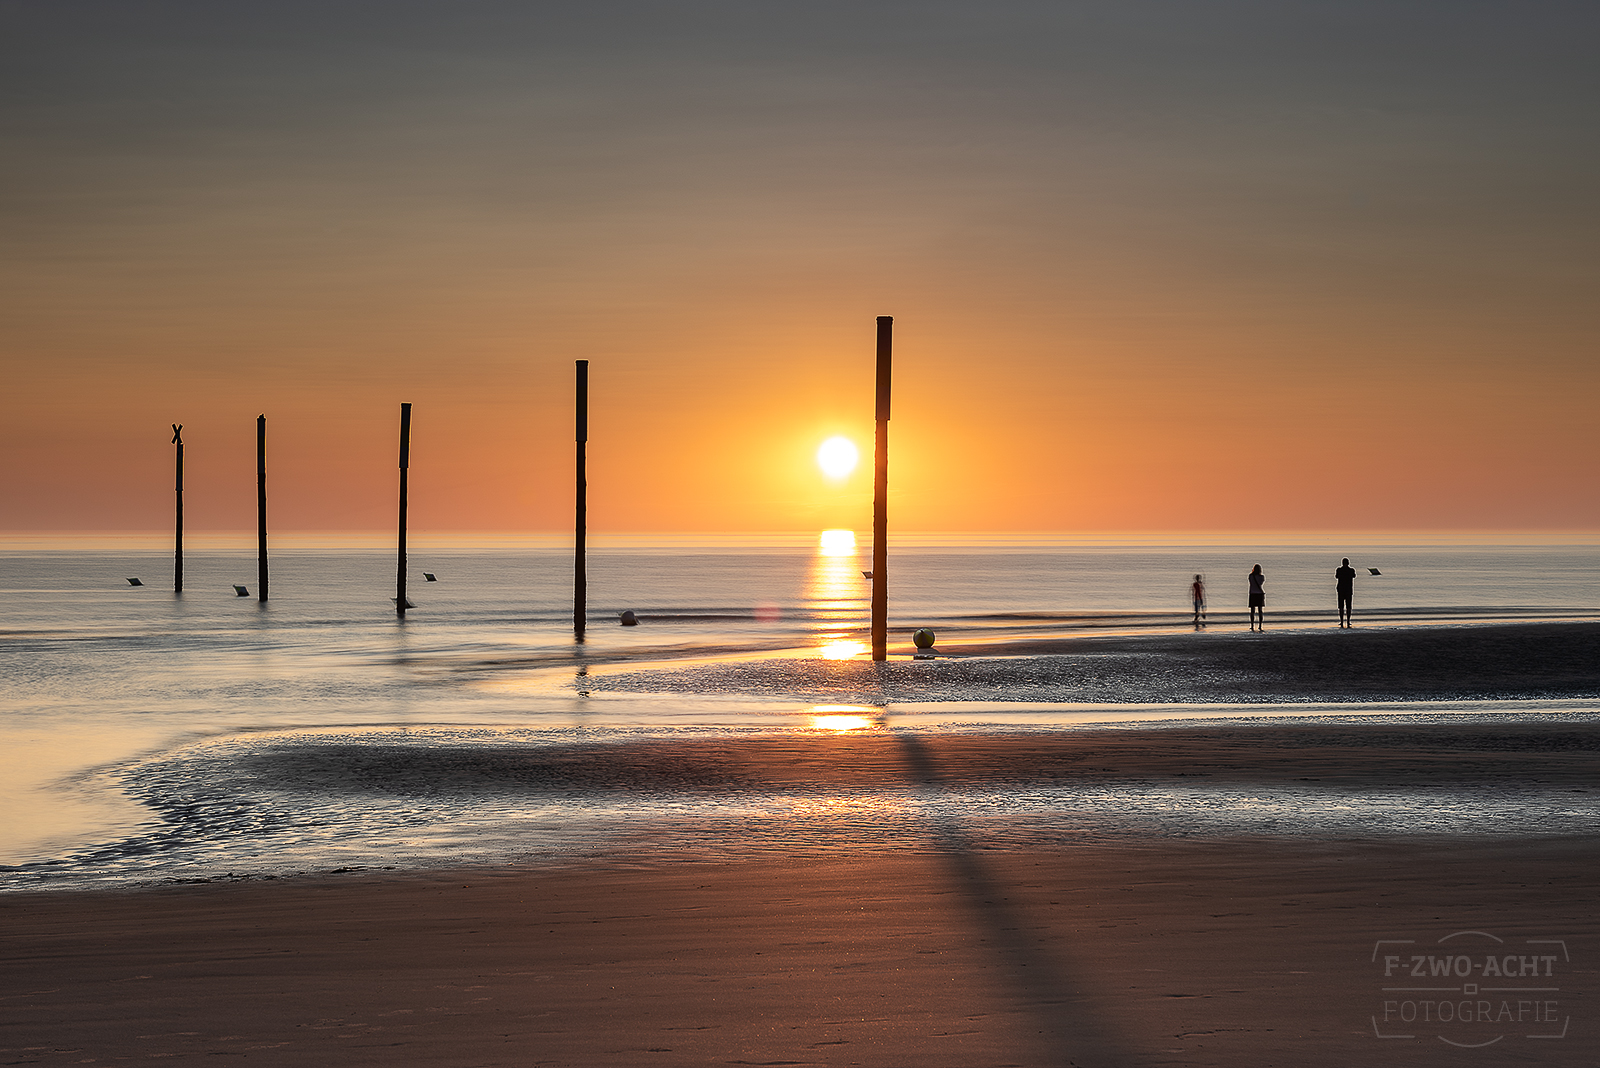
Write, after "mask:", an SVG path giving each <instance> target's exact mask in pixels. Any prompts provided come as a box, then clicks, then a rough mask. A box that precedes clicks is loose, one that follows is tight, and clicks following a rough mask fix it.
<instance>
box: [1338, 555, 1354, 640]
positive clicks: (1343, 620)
mask: <svg viewBox="0 0 1600 1068" xmlns="http://www.w3.org/2000/svg"><path fill="white" fill-rule="evenodd" d="M1333 582H1334V586H1335V588H1336V589H1337V590H1338V591H1339V626H1341V627H1348V626H1350V598H1351V596H1352V595H1354V594H1355V592H1356V569H1355V568H1353V567H1351V566H1350V558H1349V557H1348V556H1347V557H1345V558H1344V563H1343V564H1341V565H1340V566H1339V568H1338V569H1337V570H1335V571H1334V573H1333Z"/></svg>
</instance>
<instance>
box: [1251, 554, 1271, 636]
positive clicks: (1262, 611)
mask: <svg viewBox="0 0 1600 1068" xmlns="http://www.w3.org/2000/svg"><path fill="white" fill-rule="evenodd" d="M1266 581H1267V576H1265V575H1263V574H1262V573H1261V565H1260V564H1257V565H1256V566H1255V568H1254V569H1253V570H1252V571H1251V572H1250V629H1251V630H1256V629H1257V628H1258V627H1259V628H1260V629H1261V630H1266V629H1267V595H1266V594H1265V593H1263V592H1262V590H1261V585H1262V583H1264V582H1266Z"/></svg>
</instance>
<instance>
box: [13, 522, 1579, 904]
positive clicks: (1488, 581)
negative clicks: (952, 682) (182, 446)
mask: <svg viewBox="0 0 1600 1068" xmlns="http://www.w3.org/2000/svg"><path fill="white" fill-rule="evenodd" d="M1345 557H1348V558H1349V559H1350V561H1351V563H1352V565H1354V566H1355V567H1356V569H1357V571H1358V575H1359V577H1358V579H1357V582H1356V593H1355V605H1356V612H1357V619H1358V623H1359V625H1360V626H1362V627H1367V628H1386V627H1389V628H1399V627H1428V626H1440V625H1453V626H1461V625H1466V626H1472V625H1483V624H1490V623H1503V622H1508V621H1510V622H1515V621H1535V620H1594V619H1600V543H1596V542H1594V541H1593V540H1590V541H1588V542H1584V541H1582V540H1581V539H1574V540H1571V541H1566V542H1563V541H1561V540H1559V539H1544V540H1537V539H1533V540H1530V539H1523V540H1520V541H1518V540H1514V539H1507V540H1505V541H1503V542H1499V543H1496V542H1495V541H1493V540H1492V539H1484V538H1477V539H1464V538H1457V539H1452V538H1436V539H1432V540H1422V539H1418V540H1414V541H1406V542H1402V541H1396V540H1393V539H1387V540H1385V539H1381V538H1371V539H1366V540H1362V539H1353V540H1351V541H1349V542H1338V541H1335V540H1333V539H1326V540H1320V541H1319V540H1315V539H1308V538H1296V539H1293V540H1290V539H1282V540H1279V541H1270V540H1268V541H1263V542H1261V543H1250V542H1249V541H1248V540H1246V539H1243V538H1236V539H1233V540H1229V539H1210V540H1204V539H1197V540H1193V541H1191V542H1189V543H1177V542H1174V541H1172V540H1171V539H1167V540H1163V539H1161V538H1158V537H1150V536H1145V537H1136V536H1129V537H1126V538H1113V537H1107V538H1100V539H1076V540H1074V539H1065V538H1049V537H1043V536H1040V537H1027V536H1016V535H1007V536H998V535H997V536H990V537H978V536H972V535H923V536H919V537H916V538H909V537H908V538H907V539H905V541H904V543H891V551H890V553H889V567H888V569H887V573H886V575H885V576H884V580H885V583H886V588H887V591H888V603H889V652H890V656H891V657H892V658H905V657H909V656H911V654H912V653H913V645H912V640H911V636H912V633H913V631H915V630H917V629H919V628H926V629H928V630H931V631H933V632H934V633H935V635H936V636H937V639H938V641H939V642H940V643H941V644H949V643H958V644H960V645H961V646H962V647H963V648H965V649H969V650H972V649H977V650H981V649H982V648H983V647H984V646H985V645H991V646H992V647H993V648H994V650H995V651H996V652H997V653H1001V654H1003V653H1004V648H1005V643H1006V642H1008V641H1014V640H1016V639H1019V638H1020V639H1032V638H1041V637H1086V638H1091V639H1092V638H1094V637H1096V636H1102V635H1117V636H1125V635H1130V634H1132V635H1137V634H1166V633H1176V632H1179V631H1184V630H1188V629H1192V607H1191V603H1190V588H1191V584H1192V582H1193V581H1194V579H1195V577H1196V576H1197V575H1198V576H1203V581H1204V584H1205V589H1206V594H1207V605H1206V608H1207V622H1208V626H1209V628H1211V629H1212V630H1219V629H1229V628H1233V629H1243V628H1244V626H1245V594H1246V581H1245V576H1246V574H1247V573H1248V572H1249V570H1250V568H1251V567H1252V566H1254V565H1257V564H1259V565H1260V566H1261V567H1262V570H1263V572H1264V573H1265V575H1266V592H1267V605H1268V608H1267V613H1268V619H1269V621H1270V622H1271V625H1272V626H1273V628H1274V629H1275V630H1295V629H1321V628H1332V627H1334V626H1335V625H1336V622H1335V617H1334V612H1333V607H1334V605H1333V578H1332V575H1333V570H1334V568H1335V567H1337V566H1338V565H1339V562H1340V560H1341V559H1343V558H1345ZM396 564H397V560H396V553H395V549H394V546H393V545H392V544H389V545H383V544H382V543H381V539H373V538H366V539H362V538H356V537H351V538H347V539H344V540H343V541H342V542H341V540H340V539H337V538H332V539H330V538H322V539H320V540H319V539H317V538H313V537H304V538H301V539H299V541H298V542H297V541H296V540H295V539H292V538H290V539H284V541H283V542H282V543H280V544H279V545H275V547H274V549H273V552H272V555H271V558H270V586H269V590H270V598H269V599H268V600H266V601H261V600H259V598H258V594H259V592H260V586H259V582H258V573H257V558H256V553H255V551H254V546H253V544H251V543H242V542H237V541H234V542H230V541H228V540H227V539H215V540H214V542H213V543H212V544H210V545H209V546H208V545H206V544H205V543H204V542H203V541H201V542H200V543H198V544H192V545H191V546H190V548H189V551H188V552H187V554H186V557H185V562H184V589H183V591H182V593H181V594H175V593H174V591H173V588H172V587H173V561H172V555H171V551H170V549H168V548H165V547H158V543H157V542H155V541H152V540H149V539H146V540H143V541H140V540H138V539H123V540H121V541H119V540H118V539H115V538H94V537H65V536H60V537H54V536H17V537H13V538H10V539H8V540H0V683H3V685H0V890H3V891H20V890H41V889H43V890H72V889H97V888H99V889H103V888H122V887H134V886H147V885H161V884H167V883H175V882H193V881H216V880H227V879H272V878H292V877H297V876H304V875H326V874H329V873H348V872H373V871H381V872H402V873H403V872H411V871H423V870H431V869H445V868H451V869H453V868H460V867H469V866H482V865H507V864H513V865H514V864H553V863H569V862H572V861H574V860H577V859H582V860H586V861H597V860H598V861H604V862H608V863H645V862H648V861H650V860H651V858H661V857H669V856H671V857H683V856H702V857H704V856H725V855H729V854H732V853H738V852H740V851H741V850H743V851H758V852H779V853H791V854H799V855H808V854H810V853H816V852H821V853H826V852H829V851H836V850H841V849H851V850H858V851H859V850H862V849H885V850H891V849H900V848H913V847H915V843H916V842H917V841H919V835H920V836H922V837H925V829H926V821H927V820H929V819H932V818H938V819H940V820H944V821H946V822H947V823H948V821H951V820H957V821H962V820H965V821H969V822H971V821H977V822H978V823H980V824H982V823H983V822H984V821H986V820H987V821H990V823H989V824H988V825H990V826H993V827H1001V826H1002V825H1003V826H1004V827H1005V828H1006V832H1005V833H1006V834H1008V835H1012V836H1019V835H1020V836H1021V837H1020V838H1019V839H1018V840H1024V839H1026V840H1032V839H1031V838H1030V836H1033V837H1038V836H1043V837H1044V838H1046V839H1050V838H1051V836H1058V837H1059V836H1063V835H1065V836H1068V837H1071V838H1072V839H1073V840H1082V839H1083V838H1085V837H1088V838H1090V839H1093V838H1097V837H1103V838H1116V837H1118V836H1119V835H1128V834H1133V833H1137V834H1140V835H1149V834H1157V835H1171V836H1184V835H1197V834H1198V835H1204V834H1250V833H1271V834H1284V833H1303V834H1319V835H1335V836H1336V835H1338V834H1341V833H1345V832H1346V831H1349V830H1350V829H1351V828H1352V827H1354V826H1356V825H1357V822H1359V826H1360V828H1361V831H1362V833H1363V834H1367V835H1371V834H1380V835H1381V834H1384V833H1390V832H1392V833H1394V834H1402V833H1405V834H1413V833H1417V832H1418V828H1419V827H1422V828H1423V829H1424V830H1426V829H1428V828H1430V827H1432V828H1435V829H1442V830H1445V831H1451V832H1463V833H1479V832H1481V833H1491V832H1492V833H1503V834H1521V833H1578V832H1579V831H1582V830H1586V829H1587V828H1589V827H1592V825H1593V823H1594V820H1595V818H1596V816H1597V815H1600V812H1597V811H1596V810H1595V804H1596V802H1594V801H1592V800H1590V799H1588V798H1587V797H1585V798H1581V799H1576V800H1575V799H1573V798H1570V797H1567V798H1556V799H1552V798H1551V797H1549V796H1545V795H1540V794H1528V795H1526V796H1520V797H1505V796H1497V797H1496V798H1495V799H1494V800H1493V807H1492V811H1487V812H1486V811H1485V809H1484V804H1485V799H1484V798H1481V797H1472V796H1467V795H1463V796H1461V797H1458V798H1456V799H1455V800H1454V801H1450V800H1448V799H1446V800H1443V801H1442V800H1441V798H1440V797H1439V796H1438V795H1437V794H1434V795H1430V796H1429V797H1428V798H1426V799H1422V798H1419V797H1413V796H1408V795H1406V794H1405V793H1404V792H1403V791H1402V792H1400V793H1397V794H1393V795H1390V796H1385V797H1382V798H1370V797H1369V798H1363V799H1360V802H1359V804H1358V803H1356V800H1355V799H1352V798H1350V797H1348V796H1343V795H1339V794H1338V793H1337V792H1336V791H1335V792H1331V793H1327V794H1326V796H1324V795H1322V794H1316V793H1315V792H1314V791H1312V792H1308V791H1307V790H1306V789H1297V790H1288V789H1287V788H1285V789H1276V788H1266V787H1261V788H1253V789H1250V790H1246V791H1242V792H1241V791H1238V790H1234V791H1232V792H1229V791H1226V790H1220V791H1219V789H1217V788H1209V791H1208V789H1207V788H1204V787H1200V786H1196V787H1187V786H1184V787H1177V786H1166V785H1160V786H1151V785H1148V784H1147V785H1142V786H1137V787H1124V788H1120V789H1104V790H1100V791H1099V792H1098V793H1096V792H1095V791H1077V792H1075V793H1074V794H1073V795H1072V796H1071V797H1065V796H1061V795H1060V794H1059V792H1052V790H1051V789H1050V788H1047V787H1043V786H1036V787H1031V788H1029V789H1027V790H1023V791H1018V790H1008V789H1005V788H1003V787H999V786H997V787H996V788H995V789H993V790H985V791H970V790H969V791H966V792H964V793H951V792H949V791H945V792H943V793H934V792H930V791H928V790H927V789H926V788H925V787H919V786H917V785H916V784H911V783H908V784H907V786H906V788H905V790H904V791H901V792H899V793H898V794H897V795H896V796H894V797H887V796H879V795H874V796H856V795H851V794H850V793H849V792H848V791H845V792H843V793H838V792H836V793H835V794H833V795H829V796H825V797H820V798H819V797H818V796H816V794H815V792H814V791H813V792H806V791H804V790H790V791H789V792H785V791H784V790H782V789H777V788H765V787H756V786H752V787H749V788H745V789H727V790H705V789H700V788H689V787H684V788H682V789H677V788H673V787H672V786H671V785H670V776H667V777H665V778H663V777H660V776H657V777H653V778H650V779H649V780H648V781H644V780H640V779H638V778H637V777H634V778H628V777H627V776H625V775H622V774H621V773H620V772H616V773H615V774H613V771H612V770H608V765H607V760H606V754H607V753H620V752H622V751H623V749H624V748H625V749H626V750H627V751H628V753H629V754H630V758H629V760H628V761H627V762H618V764H619V766H620V764H621V763H626V764H627V765H628V766H629V767H637V765H638V763H639V761H640V760H641V759H643V760H645V761H646V762H648V760H649V759H650V758H651V757H650V754H651V753H652V752H656V751H658V750H659V752H661V753H663V754H666V753H668V752H669V751H670V752H672V753H680V752H681V751H682V747H681V743H682V742H683V741H684V740H685V739H688V740H694V739H702V738H703V739H710V740H715V739H728V738H749V737H768V736H784V737H790V736H805V735H807V734H808V733H812V734H821V735H826V734H828V733H830V732H839V731H847V730H878V731H899V732H915V731H973V730H980V731H1010V732H1023V733H1025V732H1028V731H1036V730H1053V731H1055V730H1063V729H1070V730H1105V729H1119V728H1125V727H1127V726H1129V725H1147V726H1148V725H1152V724H1154V725H1161V724H1166V725H1171V724H1181V723H1192V722H1194V721H1196V720H1206V721H1209V722H1223V723H1225V722H1233V721H1240V722H1243V721H1246V720H1254V721H1261V720H1263V719H1268V720H1270V719H1272V718H1273V717H1280V718H1288V717H1302V718H1303V717H1308V716H1310V717H1316V716H1320V717H1325V718H1332V719H1340V718H1343V719H1349V718H1351V717H1360V716H1367V717H1372V716H1377V717H1413V718H1415V717H1434V718H1438V717H1441V716H1445V717H1448V716H1458V717H1472V716H1478V717H1483V716H1504V715H1523V716H1535V717H1537V716H1580V717H1584V718H1588V717H1591V716H1594V715H1596V714H1597V706H1596V703H1595V702H1584V701H1569V702H1458V703H1455V704H1452V705H1449V706H1448V707H1446V706H1441V705H1438V704H1430V705H1417V706H1401V705H1392V706H1383V707H1364V706H1351V705H1342V706H1337V707H1334V706H1307V705H1297V706H1294V707H1292V708H1290V707H1270V706H1260V705H1256V706H1250V707H1244V706H1226V705H1206V706H1200V705H1194V706H1164V707H1159V708H1158V707H1149V706H1126V707H1118V706H1104V705H1101V706H1092V705H1088V704H1081V705H1080V704H1074V703H1072V702H1056V703H1049V704H1039V703H1026V702H1021V701H1019V702H1014V703H1007V702H1005V701H995V700H994V699H993V695H992V694H990V695H986V696H985V699H984V700H982V701H978V700H974V701H972V702H961V701H950V700H948V695H945V696H944V697H942V698H941V700H939V701H937V702H933V701H930V702H927V703H926V704H924V703H920V702H917V701H914V700H909V701H898V702H896V703H894V704H892V705H885V706H879V707H869V706H861V707H856V706H819V705H811V704H806V703H803V702H796V701H793V700H785V699H779V698H776V697H773V696H770V695H764V694H759V693H746V694H737V693H735V694H729V693H715V694H712V693H706V694H694V693H689V694H684V693H670V694H669V693H652V692H648V691H647V690H646V691H641V692H626V691H616V690H605V689H600V688H596V687H594V686H592V685H591V683H592V680H593V679H594V678H595V676H597V675H600V674H604V673H607V672H613V673H615V672H620V671H627V672H629V673H630V677H633V675H635V674H637V673H638V672H640V671H648V669H650V668H652V667H657V666H663V667H665V666H670V667H681V666H683V665H684V664H686V663H688V664H693V663H697V662H713V661H719V660H728V659H747V658H770V659H774V660H779V661H790V662H795V663H800V662H804V661H813V660H816V659H861V658H864V657H866V655H867V652H868V618H869V598H870V593H871V588H872V579H870V578H869V577H868V575H869V573H870V572H871V570H872V562H871V553H870V551H869V549H868V547H867V546H865V545H864V544H863V545H860V546H859V547H856V546H853V545H850V544H849V543H848V542H846V543H845V544H843V545H842V546H841V545H840V544H838V543H837V542H834V543H830V544H829V546H828V547H827V548H826V549H825V548H824V547H823V546H822V544H821V543H820V541H819V539H818V537H817V535H816V534H811V533H808V534H801V535H785V536H749V537H734V536H730V537H723V538H712V537H708V536H701V537H674V538H669V537H665V536H637V537H626V538H625V537H609V538H600V537H597V538H595V539H594V540H593V541H592V543H591V544H590V546H589V550H588V554H587V612H586V621H585V633H584V635H583V639H582V641H581V642H580V641H578V640H577V638H576V636H575V634H574V619H573V612H574V584H573V577H574V565H573V553H572V546H571V543H570V541H568V542H562V541H561V540H560V539H555V538H544V539H540V538H524V539H516V538H507V539H501V540H498V541H492V540H486V539H481V538H480V539H477V540H476V541H474V540H473V539H471V538H465V537H463V538H457V539H452V538H448V537H434V538H431V539H418V540H416V541H414V542H413V543H412V545H411V548H410V552H409V553H408V557H407V565H408V566H407V571H408V584H407V593H406V598H407V601H408V602H409V604H410V606H411V607H409V608H408V610H407V611H406V612H405V613H404V614H403V615H402V614H400V613H398V612H397V611H396V595H397V588H396ZM240 590H244V591H246V592H244V593H243V594H241V593H240V592H239V591H240ZM624 612H631V613H633V614H634V617H635V618H636V619H637V620H638V625H636V626H624V625H622V615H623V613H624ZM667 742H671V743H673V744H672V745H671V746H670V747H668V746H666V745H665V743H667ZM652 746H656V747H658V748H657V749H652ZM575 754H580V755H581V757H580V755H575ZM597 754H598V755H597ZM641 754H642V756H641ZM580 758H581V760H583V761H586V762H587V763H586V764H585V770H584V771H583V773H582V774H577V773H575V772H573V770H572V766H571V762H572V761H575V760H579V759H580ZM662 759H668V757H667V756H663V757H662ZM672 759H676V758H672ZM563 760H565V761H567V765H565V766H564V768H565V770H564V771H563V772H562V773H561V774H560V775H558V776H552V777H547V779H546V780H541V779H540V778H539V774H538V773H536V772H537V769H538V768H544V767H547V766H548V767H554V766H556V765H557V764H559V763H560V762H561V761H563ZM530 768H533V769H535V770H534V771H529V769H530ZM508 769H510V770H508ZM518 769H520V770H518ZM613 770H614V769H613ZM557 780H559V783H558V782H557ZM664 782H665V783H667V785H662V784H663V783H664ZM1130 812H1135V813H1137V814H1138V819H1137V820H1135V821H1132V822H1130V820H1129V818H1128V817H1129V813H1130ZM1423 812H1426V815H1425V816H1423V815H1420V813H1423ZM1133 828H1136V831H1135V829H1133ZM997 833H998V832H997ZM1052 840H1053V839H1052Z"/></svg>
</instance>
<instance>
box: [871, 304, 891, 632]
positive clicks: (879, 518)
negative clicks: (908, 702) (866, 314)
mask: <svg viewBox="0 0 1600 1068" xmlns="http://www.w3.org/2000/svg"><path fill="white" fill-rule="evenodd" d="M893 342H894V317H893V316H892V315H880V316H878V407H877V433H876V435H875V439H874V443H873V450H872V659H874V660H884V659H887V658H888V655H889V653H888V649H889V371H890V365H891V362H892V361H891V352H892V349H893Z"/></svg>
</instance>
